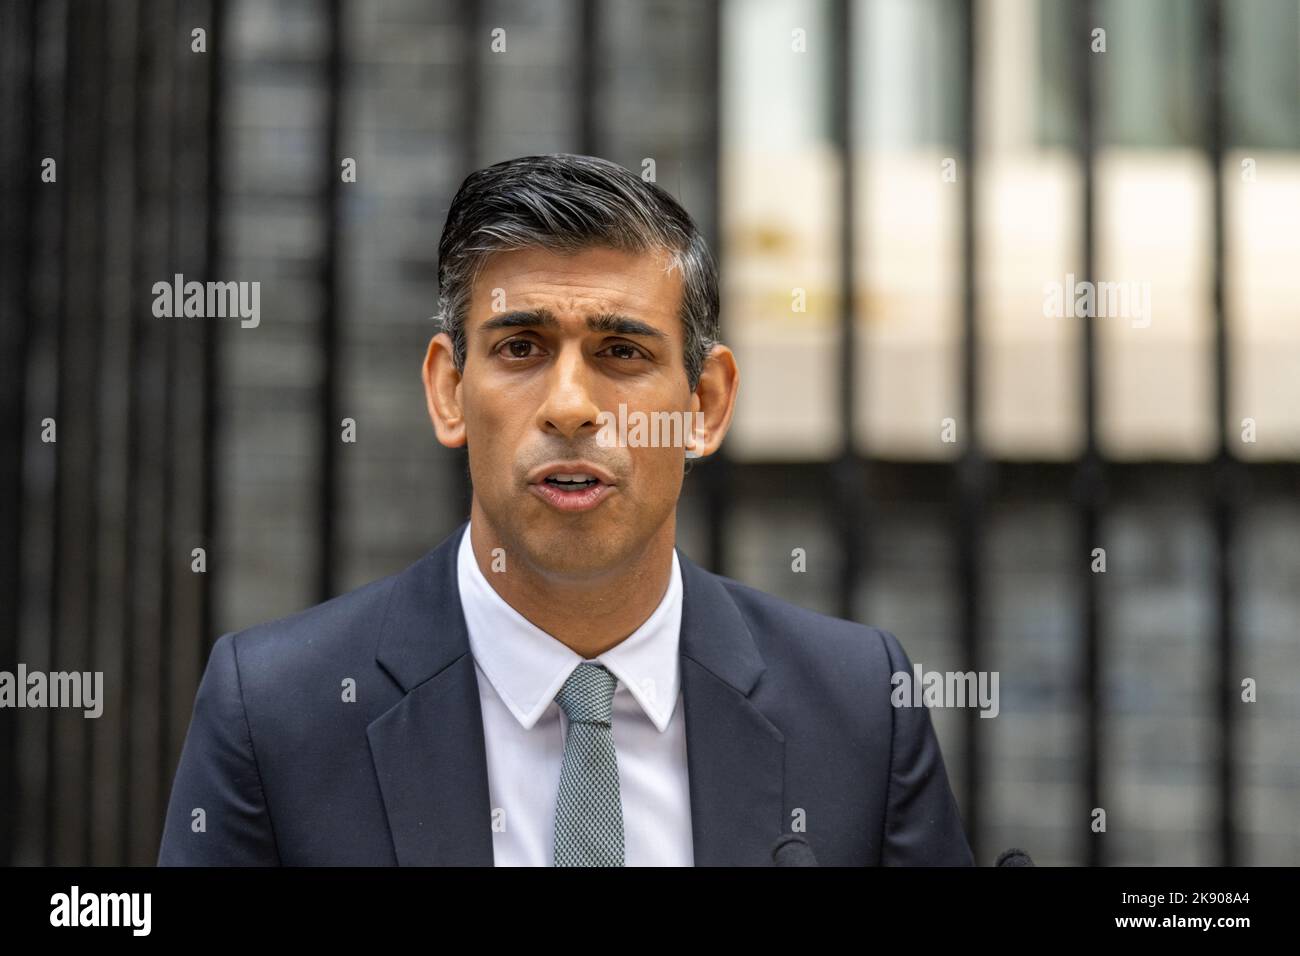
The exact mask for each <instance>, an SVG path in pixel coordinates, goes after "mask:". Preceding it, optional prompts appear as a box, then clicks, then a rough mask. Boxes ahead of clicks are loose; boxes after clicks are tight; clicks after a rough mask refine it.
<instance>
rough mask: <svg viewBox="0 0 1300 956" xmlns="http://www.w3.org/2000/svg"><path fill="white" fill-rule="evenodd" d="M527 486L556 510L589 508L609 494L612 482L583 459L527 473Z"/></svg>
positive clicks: (585, 509)
mask: <svg viewBox="0 0 1300 956" xmlns="http://www.w3.org/2000/svg"><path fill="white" fill-rule="evenodd" d="M528 489H529V491H531V492H532V493H533V494H535V495H536V496H537V497H539V498H541V499H542V501H544V502H546V503H547V504H548V505H550V506H551V507H553V508H555V509H556V510H558V511H569V512H573V511H590V510H591V509H592V508H595V507H596V506H597V505H599V504H600V503H601V502H602V501H604V500H605V499H606V498H607V497H609V495H610V494H611V493H612V492H613V490H614V482H613V479H612V478H610V476H609V475H608V474H607V473H606V472H604V471H602V470H601V469H599V468H594V467H592V466H591V465H588V464H587V463H586V462H576V463H561V464H555V465H547V466H545V467H543V468H540V469H538V470H537V471H535V472H533V474H531V475H529V478H528Z"/></svg>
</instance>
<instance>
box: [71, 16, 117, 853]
mask: <svg viewBox="0 0 1300 956" xmlns="http://www.w3.org/2000/svg"><path fill="white" fill-rule="evenodd" d="M78 12H79V15H80V16H84V17H86V23H87V26H86V31H87V34H86V35H87V39H88V40H89V41H90V42H89V43H88V44H87V45H88V46H89V47H90V49H89V50H88V51H87V53H86V54H85V55H87V56H89V58H90V63H91V69H92V70H93V75H92V76H91V77H90V78H89V81H88V84H87V87H86V89H85V91H84V96H83V99H82V102H83V109H82V112H81V114H80V116H79V122H80V123H81V124H82V125H83V126H85V127H86V137H87V142H86V146H85V150H84V153H85V156H86V165H85V176H86V180H87V186H86V189H85V191H84V197H85V198H84V200H83V202H84V204H85V207H86V208H85V209H84V210H83V211H82V223H83V225H82V229H83V231H84V232H85V233H86V234H87V237H86V238H85V239H84V245H83V248H84V247H88V248H89V252H90V254H89V256H87V257H86V260H85V262H84V265H83V266H82V268H83V269H84V270H85V272H84V275H83V277H82V281H81V285H82V289H83V292H82V299H81V302H82V305H81V307H80V309H79V310H78V311H79V316H78V320H77V321H78V325H79V327H80V328H79V332H78V337H79V338H81V339H82V340H83V341H84V343H85V350H84V351H83V352H82V364H81V366H80V368H79V369H78V370H77V378H78V380H79V381H78V385H79V389H80V391H81V395H82V399H81V401H82V402H83V403H85V407H84V409H83V414H84V415H85V416H86V424H87V426H88V432H87V434H86V435H85V440H86V442H87V445H88V448H87V451H86V455H85V458H84V462H85V470H84V471H83V472H82V474H81V475H80V479H79V481H78V484H79V485H80V486H81V488H82V489H83V492H82V493H83V494H84V495H85V496H86V498H87V506H86V507H85V510H84V511H83V514H84V515H85V518H86V520H85V521H84V522H82V538H83V540H84V542H85V544H84V547H85V555H86V556H85V562H86V569H85V573H84V577H83V580H84V581H85V582H86V584H85V595H84V598H83V600H84V601H85V615H84V617H83V621H84V626H85V627H86V633H85V636H84V638H83V639H82V642H81V646H82V647H83V648H84V649H85V654H84V657H83V659H82V660H81V661H78V662H77V664H76V666H77V668H78V669H80V670H84V671H89V672H91V673H94V672H95V671H98V670H99V669H100V665H99V661H100V657H101V655H100V651H99V646H98V645H99V642H100V640H101V637H100V633H99V622H100V618H99V615H98V607H99V593H100V575H99V561H98V556H99V536H100V508H101V506H102V502H101V497H102V492H101V483H102V478H101V474H100V472H101V462H102V460H103V457H104V456H103V438H102V436H103V433H104V429H103V427H102V424H103V423H102V419H101V417H100V416H101V415H102V414H103V412H102V409H103V407H104V406H103V403H102V401H101V397H102V395H103V380H104V362H103V353H104V341H105V334H104V323H105V319H106V315H105V313H106V309H105V307H104V304H103V303H104V242H105V230H104V225H103V223H104V220H105V219H106V218H107V216H108V212H109V204H108V186H109V177H108V167H109V164H108V161H107V156H106V150H107V140H108V121H107V109H106V107H107V103H108V100H107V90H108V83H109V77H110V73H109V57H110V53H109V50H110V49H111V47H108V48H105V47H104V46H103V42H104V40H105V38H106V37H107V36H109V35H110V34H111V31H110V29H109V22H110V20H109V18H110V16H111V14H110V8H109V7H108V6H107V5H105V6H103V7H99V6H95V7H89V8H85V9H79V11H78ZM92 205H93V207H94V209H93V210H92V209H91V208H90V207H91V206H92ZM96 726H97V725H96V723H95V722H94V721H91V720H86V719H84V718H83V719H82V722H81V728H80V729H81V747H82V752H81V764H82V766H81V781H80V783H81V793H80V800H81V802H82V807H83V810H82V814H83V816H82V818H81V823H82V830H81V841H80V850H79V861H78V862H79V863H80V864H81V865H83V866H88V865H90V864H91V857H92V854H93V840H94V826H93V822H94V814H93V813H92V812H91V807H93V806H94V799H95V778H94V772H95V761H94V736H93V734H92V731H93V730H94V729H95V727H96Z"/></svg>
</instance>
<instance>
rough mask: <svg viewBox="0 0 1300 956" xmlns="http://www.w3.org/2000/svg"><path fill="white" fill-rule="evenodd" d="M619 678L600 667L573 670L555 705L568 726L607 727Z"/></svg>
mask: <svg viewBox="0 0 1300 956" xmlns="http://www.w3.org/2000/svg"><path fill="white" fill-rule="evenodd" d="M617 686H618V678H617V677H615V676H614V675H613V674H611V673H610V672H609V671H608V670H607V669H606V668H605V667H604V665H602V664H579V665H578V666H577V667H575V668H574V669H573V673H571V674H570V675H569V678H568V680H566V681H565V682H564V686H563V687H561V688H560V692H559V693H558V694H556V695H555V702H556V703H557V704H559V705H560V709H561V710H563V711H564V715H565V716H566V717H568V718H569V722H570V723H575V724H605V725H608V724H609V723H610V721H611V720H612V719H613V716H614V689H615V688H616V687H617Z"/></svg>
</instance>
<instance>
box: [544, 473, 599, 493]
mask: <svg viewBox="0 0 1300 956" xmlns="http://www.w3.org/2000/svg"><path fill="white" fill-rule="evenodd" d="M546 483H547V484H548V485H550V486H551V487H553V488H559V489H560V490H561V491H581V490H582V489H584V488H590V487H591V486H592V485H598V484H600V479H599V478H593V477H592V476H591V475H552V476H551V477H549V478H547V479H546Z"/></svg>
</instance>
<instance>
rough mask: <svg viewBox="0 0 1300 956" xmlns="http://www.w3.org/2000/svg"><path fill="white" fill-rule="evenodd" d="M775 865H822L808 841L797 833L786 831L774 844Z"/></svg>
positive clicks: (773, 863) (773, 857)
mask: <svg viewBox="0 0 1300 956" xmlns="http://www.w3.org/2000/svg"><path fill="white" fill-rule="evenodd" d="M772 865H773V866H820V864H819V863H818V862H817V855H816V854H815V853H813V849H812V847H810V846H809V845H808V841H807V840H805V839H804V838H803V837H801V836H799V834H797V833H786V834H784V835H782V836H781V837H780V838H778V839H777V841H776V842H775V843H773V844H772Z"/></svg>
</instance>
